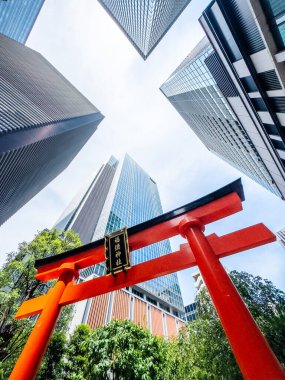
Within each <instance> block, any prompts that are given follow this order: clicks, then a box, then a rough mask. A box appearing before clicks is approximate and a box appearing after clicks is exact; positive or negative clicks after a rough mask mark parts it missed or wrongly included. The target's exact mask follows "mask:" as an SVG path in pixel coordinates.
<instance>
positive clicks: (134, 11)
mask: <svg viewBox="0 0 285 380" xmlns="http://www.w3.org/2000/svg"><path fill="white" fill-rule="evenodd" d="M98 1H99V3H100V4H101V5H102V6H103V7H104V9H105V10H106V11H107V12H108V14H109V15H110V16H111V17H112V18H113V20H114V21H115V22H116V23H117V24H118V26H119V27H120V28H121V29H122V31H123V32H124V34H125V35H126V37H127V38H128V39H129V40H130V42H131V43H132V45H133V46H134V47H135V48H136V49H137V51H138V52H139V54H140V55H141V56H142V58H143V59H146V58H147V57H148V56H149V54H150V53H151V52H152V51H153V49H154V48H155V47H156V46H157V44H158V43H159V41H160V40H161V39H162V38H163V36H164V35H165V34H166V33H167V31H168V30H169V28H170V27H171V26H172V24H173V23H174V22H175V21H176V19H177V18H178V17H179V15H180V14H181V13H182V12H183V10H184V9H185V8H186V6H187V5H188V4H189V3H190V1H191V0H144V1H141V0H133V1H126V0H98Z"/></svg>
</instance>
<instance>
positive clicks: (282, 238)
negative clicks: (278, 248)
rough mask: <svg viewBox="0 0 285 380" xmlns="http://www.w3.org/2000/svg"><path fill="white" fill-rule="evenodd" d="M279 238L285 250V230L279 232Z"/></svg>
mask: <svg viewBox="0 0 285 380" xmlns="http://www.w3.org/2000/svg"><path fill="white" fill-rule="evenodd" d="M277 236H278V237H279V239H280V240H279V241H280V244H281V245H282V246H283V247H284V248H285V228H284V229H283V230H280V231H278V232H277Z"/></svg>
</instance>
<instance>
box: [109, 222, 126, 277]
mask: <svg viewBox="0 0 285 380" xmlns="http://www.w3.org/2000/svg"><path fill="white" fill-rule="evenodd" d="M105 259H106V275H108V274H116V273H118V272H122V271H125V270H126V269H128V268H130V267H131V264H130V251H129V243H128V234H127V228H126V227H125V228H121V229H120V230H118V231H115V232H112V233H111V234H109V235H106V236H105Z"/></svg>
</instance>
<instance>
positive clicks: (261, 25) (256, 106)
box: [200, 0, 285, 197]
mask: <svg viewBox="0 0 285 380" xmlns="http://www.w3.org/2000/svg"><path fill="white" fill-rule="evenodd" d="M284 16H285V2H284V1H282V0H262V1H255V0H238V1H237V0H217V1H213V2H212V3H210V5H209V6H208V7H207V8H206V10H205V11H204V12H203V15H202V17H201V18H200V22H201V24H202V26H203V28H204V30H205V32H206V34H207V36H208V38H209V40H210V42H211V44H212V45H213V47H214V49H215V52H216V54H217V55H218V56H219V58H220V60H221V61H222V62H223V66H224V68H225V70H226V71H227V73H228V75H229V76H230V77H231V80H232V82H233V83H234V86H235V89H236V91H237V93H238V97H236V98H234V99H232V100H231V106H232V108H233V110H234V112H235V113H236V114H237V116H238V117H239V118H240V120H242V124H243V126H244V128H245V129H246V130H247V131H248V133H249V134H250V131H253V132H254V133H251V134H250V137H251V140H252V142H253V144H254V146H255V147H256V148H257V149H258V152H259V154H260V156H261V158H262V160H263V162H267V166H268V167H270V173H271V175H272V177H273V178H274V182H275V184H276V185H277V187H278V188H279V191H280V192H281V193H282V195H283V197H284V194H285V183H284V180H285V87H284V86H285V65H284V62H285V53H284V41H285V34H284V33H285V29H284V28H285V21H284ZM244 110H246V112H247V113H248V114H250V115H251V120H252V121H253V122H254V129H253V126H252V125H250V124H252V123H251V122H250V124H249V123H248V121H249V120H250V119H249V118H245V117H244Z"/></svg>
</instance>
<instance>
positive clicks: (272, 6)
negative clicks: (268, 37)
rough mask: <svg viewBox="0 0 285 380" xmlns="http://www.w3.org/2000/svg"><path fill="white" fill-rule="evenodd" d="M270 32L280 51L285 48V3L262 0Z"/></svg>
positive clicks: (280, 0)
mask: <svg viewBox="0 0 285 380" xmlns="http://www.w3.org/2000/svg"><path fill="white" fill-rule="evenodd" d="M261 5H262V8H263V11H264V13H265V15H266V19H267V22H268V24H269V26H270V30H271V32H272V34H273V36H274V38H275V42H276V44H277V46H278V48H279V49H281V50H282V49H284V48H285V1H284V0H261Z"/></svg>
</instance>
